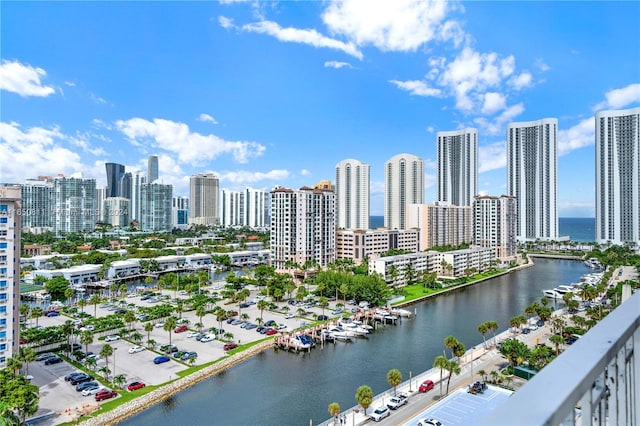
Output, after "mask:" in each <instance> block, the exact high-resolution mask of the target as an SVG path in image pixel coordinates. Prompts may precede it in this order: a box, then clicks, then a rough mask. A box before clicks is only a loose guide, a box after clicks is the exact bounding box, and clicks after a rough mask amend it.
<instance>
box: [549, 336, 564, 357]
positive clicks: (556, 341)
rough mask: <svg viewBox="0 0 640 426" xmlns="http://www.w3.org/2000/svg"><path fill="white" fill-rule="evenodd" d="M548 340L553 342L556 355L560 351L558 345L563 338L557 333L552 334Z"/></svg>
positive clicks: (561, 342) (562, 341)
mask: <svg viewBox="0 0 640 426" xmlns="http://www.w3.org/2000/svg"><path fill="white" fill-rule="evenodd" d="M549 342H551V343H553V345H554V346H555V347H556V356H558V354H559V353H560V345H561V344H563V343H564V339H563V338H562V336H560V335H559V334H554V335H553V336H551V337H549Z"/></svg>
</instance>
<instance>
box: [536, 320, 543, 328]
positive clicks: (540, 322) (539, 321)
mask: <svg viewBox="0 0 640 426" xmlns="http://www.w3.org/2000/svg"><path fill="white" fill-rule="evenodd" d="M536 325H537V326H538V327H542V326H543V325H544V321H543V320H541V319H540V320H538V321H536Z"/></svg>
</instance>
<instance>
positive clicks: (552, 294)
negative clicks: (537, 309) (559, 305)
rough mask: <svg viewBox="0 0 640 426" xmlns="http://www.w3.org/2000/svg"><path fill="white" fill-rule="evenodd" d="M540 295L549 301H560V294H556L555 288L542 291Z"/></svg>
mask: <svg viewBox="0 0 640 426" xmlns="http://www.w3.org/2000/svg"><path fill="white" fill-rule="evenodd" d="M542 294H544V296H545V297H548V298H549V299H562V294H560V293H558V291H557V290H556V289H555V288H552V289H548V290H542Z"/></svg>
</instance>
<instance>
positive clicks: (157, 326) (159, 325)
mask: <svg viewBox="0 0 640 426" xmlns="http://www.w3.org/2000/svg"><path fill="white" fill-rule="evenodd" d="M154 327H155V328H162V327H164V323H163V322H157V323H156V325H155V326H154Z"/></svg>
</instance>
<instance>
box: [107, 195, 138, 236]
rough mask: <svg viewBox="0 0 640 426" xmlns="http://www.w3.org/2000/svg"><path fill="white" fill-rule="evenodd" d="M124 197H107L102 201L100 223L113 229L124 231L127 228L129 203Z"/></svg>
mask: <svg viewBox="0 0 640 426" xmlns="http://www.w3.org/2000/svg"><path fill="white" fill-rule="evenodd" d="M130 202H131V201H130V200H129V199H128V198H124V197H109V198H105V199H104V203H103V208H102V221H103V222H104V223H108V224H109V225H111V226H113V227H114V228H120V229H125V228H126V227H127V226H129V210H130V206H129V203H130Z"/></svg>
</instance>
